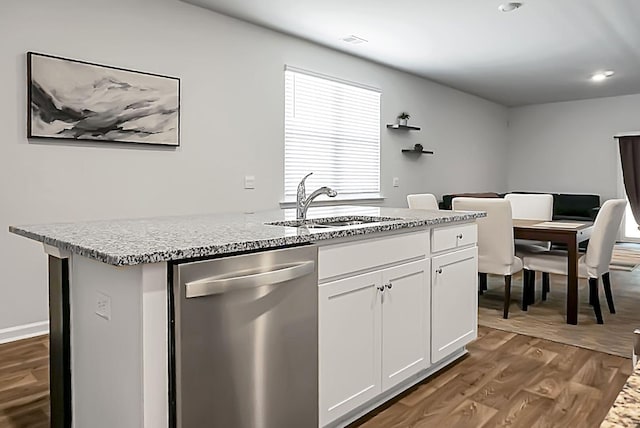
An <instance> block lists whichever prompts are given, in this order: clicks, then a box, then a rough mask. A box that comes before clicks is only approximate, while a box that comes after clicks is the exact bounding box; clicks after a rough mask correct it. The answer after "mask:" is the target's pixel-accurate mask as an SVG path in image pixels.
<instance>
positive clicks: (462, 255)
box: [431, 247, 478, 363]
mask: <svg viewBox="0 0 640 428" xmlns="http://www.w3.org/2000/svg"><path fill="white" fill-rule="evenodd" d="M477 255H478V249H477V247H473V248H469V249H466V250H461V251H456V252H453V253H448V254H444V255H442V256H438V257H434V258H433V259H432V261H431V269H432V273H431V314H432V317H431V362H432V363H435V362H437V361H439V360H441V359H442V358H444V357H446V356H447V355H449V354H451V353H452V352H453V351H455V350H456V349H458V348H461V347H463V346H464V345H466V344H467V343H469V342H471V341H472V340H474V339H475V338H476V336H477V332H478V291H477V290H478V261H477Z"/></svg>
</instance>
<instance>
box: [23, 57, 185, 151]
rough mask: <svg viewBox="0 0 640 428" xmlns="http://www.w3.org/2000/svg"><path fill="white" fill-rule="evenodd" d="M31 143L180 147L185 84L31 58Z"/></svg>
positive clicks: (60, 60)
mask: <svg viewBox="0 0 640 428" xmlns="http://www.w3.org/2000/svg"><path fill="white" fill-rule="evenodd" d="M27 73H28V76H27V79H28V85H29V86H28V98H29V99H28V105H29V113H28V114H29V117H28V121H27V128H28V132H27V134H28V137H35V138H63V139H73V140H91V141H105V142H122V143H142V144H158V145H164V146H179V145H180V79H178V78H175V77H168V76H161V75H158V74H152V73H143V72H139V71H132V70H125V69H122V68H117V67H110V66H105V65H99V64H92V63H88V62H84V61H77V60H72V59H66V58H59V57H55V56H51V55H44V54H39V53H34V52H29V53H28V54H27Z"/></svg>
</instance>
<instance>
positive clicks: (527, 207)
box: [504, 193, 553, 310]
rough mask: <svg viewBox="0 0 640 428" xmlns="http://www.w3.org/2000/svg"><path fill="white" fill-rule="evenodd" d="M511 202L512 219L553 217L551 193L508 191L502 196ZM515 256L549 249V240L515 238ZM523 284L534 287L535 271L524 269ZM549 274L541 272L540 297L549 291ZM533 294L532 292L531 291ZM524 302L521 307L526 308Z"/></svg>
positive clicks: (543, 297)
mask: <svg viewBox="0 0 640 428" xmlns="http://www.w3.org/2000/svg"><path fill="white" fill-rule="evenodd" d="M504 198H505V199H506V200H508V201H509V202H510V203H511V214H512V216H513V218H514V219H518V220H540V221H551V220H552V219H553V195H549V194H537V193H508V194H506V195H505V196H504ZM515 243H516V256H518V257H520V258H522V257H524V255H525V254H531V253H536V252H540V251H548V250H550V249H551V242H549V241H531V240H526V239H516V240H515ZM523 280H524V282H525V284H531V283H533V284H531V285H530V286H531V287H533V288H534V289H535V280H536V273H535V271H525V273H524V279H523ZM549 291H550V290H549V274H548V273H546V272H543V273H542V299H543V300H546V298H547V293H548V292H549ZM532 295H533V293H532ZM529 303H533V301H529V302H526V303H525V304H524V305H523V309H525V310H526V309H527V304H529Z"/></svg>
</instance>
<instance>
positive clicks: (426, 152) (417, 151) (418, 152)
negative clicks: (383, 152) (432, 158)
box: [402, 149, 433, 155]
mask: <svg viewBox="0 0 640 428" xmlns="http://www.w3.org/2000/svg"><path fill="white" fill-rule="evenodd" d="M402 153H416V154H419V155H421V154H423V153H425V154H428V155H432V154H433V152H432V151H431V150H414V149H402Z"/></svg>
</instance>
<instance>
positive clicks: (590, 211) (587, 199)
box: [553, 193, 600, 221]
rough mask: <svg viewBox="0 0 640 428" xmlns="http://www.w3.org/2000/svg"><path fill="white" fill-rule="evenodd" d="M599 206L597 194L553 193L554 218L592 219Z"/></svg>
mask: <svg viewBox="0 0 640 428" xmlns="http://www.w3.org/2000/svg"><path fill="white" fill-rule="evenodd" d="M599 207H600V196H599V195H577V194H566V193H557V194H555V195H553V219H554V220H585V221H593V220H594V219H595V216H596V215H597V214H598V208H599Z"/></svg>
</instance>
